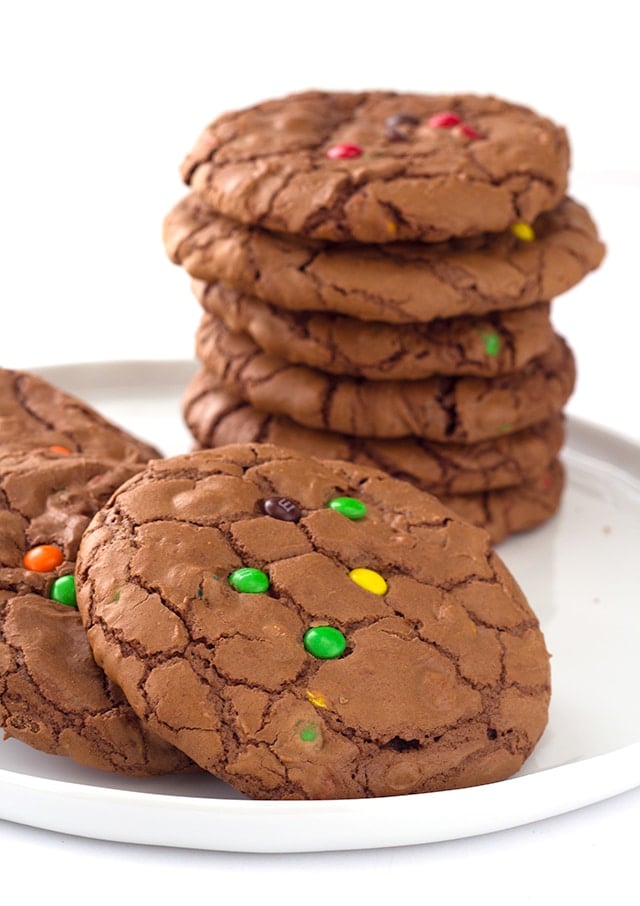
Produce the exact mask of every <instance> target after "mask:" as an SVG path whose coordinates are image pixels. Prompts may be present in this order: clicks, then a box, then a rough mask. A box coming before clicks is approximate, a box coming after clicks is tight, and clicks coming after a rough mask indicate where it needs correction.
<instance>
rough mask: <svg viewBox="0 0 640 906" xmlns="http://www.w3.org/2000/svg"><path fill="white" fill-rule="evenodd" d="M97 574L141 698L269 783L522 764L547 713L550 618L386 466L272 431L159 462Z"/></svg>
mask: <svg viewBox="0 0 640 906" xmlns="http://www.w3.org/2000/svg"><path fill="white" fill-rule="evenodd" d="M77 578H78V603H79V608H80V611H81V613H82V617H83V620H84V622H85V625H86V628H87V633H88V638H89V641H90V644H91V646H92V649H93V652H94V655H95V657H96V659H97V661H98V662H99V663H100V664H101V665H102V666H103V668H104V669H105V671H106V672H107V673H108V674H109V675H110V676H111V677H112V679H113V680H114V681H116V682H117V683H118V684H119V685H121V686H122V688H123V690H124V692H125V694H126V696H127V698H128V700H129V701H130V703H131V705H132V707H133V708H134V709H135V710H136V712H137V713H138V715H139V716H140V717H141V718H143V719H144V720H145V722H148V724H149V726H150V727H152V728H153V729H154V731H156V732H157V733H158V734H159V735H161V736H163V738H164V739H166V740H167V741H168V742H169V743H171V744H172V745H175V746H177V747H179V748H181V749H182V750H183V751H184V752H185V753H186V754H188V755H189V756H190V757H191V758H192V759H193V760H194V761H195V762H196V763H198V764H199V765H200V766H201V767H202V768H204V769H205V770H207V771H210V772H212V773H214V774H215V775H216V776H218V777H220V778H222V779H224V780H226V781H228V782H229V783H231V784H232V785H233V786H235V787H236V788H237V789H239V790H240V791H242V792H244V793H246V794H248V795H249V796H251V797H255V798H273V799H329V798H350V797H372V796H389V795H397V794H404V793H417V792H424V791H430V790H442V789H452V788H458V787H467V786H471V785H475V784H482V783H489V782H492V781H497V780H502V779H504V778H506V777H509V776H510V775H512V774H513V773H514V772H515V771H517V770H518V769H519V768H520V766H521V765H522V764H523V762H524V761H525V759H526V758H527V757H528V756H529V754H530V753H531V752H532V750H533V748H534V746H535V745H536V744H537V742H538V740H539V738H540V736H541V734H542V732H543V730H544V727H545V725H546V723H547V718H548V705H549V697H550V671H549V657H548V653H547V650H546V646H545V642H544V638H543V635H542V632H541V630H540V626H539V622H538V619H537V618H536V616H535V614H534V612H533V611H532V609H531V607H530V606H529V604H528V603H527V601H526V600H525V598H524V596H523V594H522V591H521V590H520V589H519V587H518V586H517V584H516V582H515V580H514V579H513V577H512V576H511V575H510V574H509V572H508V571H507V569H506V567H505V566H504V564H503V563H502V561H501V560H500V558H499V557H498V556H497V554H496V553H495V552H494V551H493V550H492V548H491V544H490V541H489V536H488V535H487V534H486V532H484V531H482V530H481V529H477V528H475V527H473V526H471V525H469V524H468V523H466V522H464V521H462V520H461V519H459V518H458V517H457V516H455V515H454V514H453V513H452V512H451V511H450V510H448V509H447V508H445V507H443V506H442V505H441V504H440V503H438V502H437V500H435V498H433V497H431V496H430V495H427V494H424V493H421V492H419V491H417V490H416V489H415V488H413V487H411V486H410V485H409V484H407V483H405V482H402V481H398V480H395V479H392V478H390V477H389V476H387V475H386V474H385V473H383V472H380V471H379V470H374V469H367V468H364V467H359V466H355V465H353V464H350V463H347V462H340V461H335V460H331V461H329V460H325V461H319V460H314V459H313V458H310V457H307V456H304V455H302V454H298V453H295V452H293V451H290V450H284V449H281V448H276V447H273V446H270V445H238V446H231V447H225V448H222V449H220V450H214V451H203V452H197V453H192V454H189V455H186V456H181V457H174V458H172V459H168V460H164V461H155V462H152V463H150V464H149V466H148V467H147V469H146V470H145V471H144V472H143V473H141V474H139V475H137V476H135V477H134V478H133V479H132V480H131V481H130V482H128V483H127V484H125V485H124V486H123V487H122V488H121V489H120V490H119V491H118V492H117V493H116V494H115V496H114V497H113V498H112V499H111V501H110V503H109V504H108V505H107V506H106V507H105V508H104V509H103V510H102V511H101V512H100V513H98V514H97V515H96V517H95V519H94V520H93V522H92V524H91V526H90V527H89V529H88V531H87V533H86V534H85V535H84V537H83V541H82V544H81V548H80V553H79V557H78V573H77Z"/></svg>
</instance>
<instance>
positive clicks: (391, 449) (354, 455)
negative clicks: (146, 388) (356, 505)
mask: <svg viewBox="0 0 640 906" xmlns="http://www.w3.org/2000/svg"><path fill="white" fill-rule="evenodd" d="M182 412H183V416H184V419H185V422H186V424H187V427H188V428H189V430H190V432H191V434H192V435H193V437H194V439H195V440H196V442H197V443H198V445H199V446H200V447H202V448H210V447H220V446H224V445H225V444H234V443H235V444H237V443H252V442H258V443H272V444H276V445H277V446H281V447H291V448H292V449H294V450H299V451H301V452H303V453H307V454H309V455H311V456H317V457H320V458H322V459H344V460H348V461H350V462H354V463H358V464H361V465H365V466H370V467H372V468H378V469H382V470H384V471H385V472H388V473H389V474H390V475H391V476H393V477H394V478H401V479H403V480H405V481H409V482H411V484H414V485H416V486H417V487H418V488H420V489H421V490H423V491H427V492H429V493H431V494H435V495H436V496H438V497H442V496H446V495H449V496H451V495H458V494H465V495H468V494H478V493H480V492H484V491H489V490H496V489H498V488H506V487H511V486H514V485H518V486H520V485H523V484H524V483H530V482H532V481H534V480H535V479H537V478H538V477H540V476H542V475H543V473H544V472H545V470H547V469H548V467H549V466H550V464H551V462H552V461H553V460H554V459H555V458H556V457H557V455H558V454H559V452H560V449H561V447H562V444H563V443H564V420H563V417H562V415H556V416H553V417H552V418H551V419H549V420H548V421H546V422H541V423H538V424H535V425H532V426H531V427H530V428H524V429H523V430H522V431H516V432H514V433H513V434H503V435H501V436H500V437H496V438H493V439H491V440H486V441H481V442H479V443H475V444H460V443H438V442H437V441H428V440H424V439H421V438H411V437H410V438H402V439H399V440H385V439H384V438H371V437H355V436H353V435H347V434H336V433H332V432H329V431H317V430H314V429H312V428H305V427H302V426H301V425H297V424H296V423H295V422H293V421H291V419H289V418H287V417H286V416H284V415H271V414H269V413H268V412H261V411H259V410H258V409H255V408H254V407H253V406H251V405H250V404H249V403H247V402H245V401H244V400H243V399H242V398H241V397H239V396H238V395H237V394H234V393H232V392H230V391H228V390H225V389H223V388H222V387H221V386H220V384H219V382H218V381H216V379H215V378H214V377H213V376H212V375H211V374H210V373H208V372H207V371H205V370H204V369H201V370H200V371H198V372H197V373H196V374H195V375H194V376H193V378H191V380H190V381H189V383H188V385H187V387H186V389H185V392H184V395H183V400H182ZM472 521H476V520H475V519H474V520H472Z"/></svg>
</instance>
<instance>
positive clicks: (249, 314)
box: [194, 282, 555, 381]
mask: <svg viewBox="0 0 640 906" xmlns="http://www.w3.org/2000/svg"><path fill="white" fill-rule="evenodd" d="M194 290H195V293H196V296H197V298H198V300H199V302H200V304H201V305H202V307H203V308H204V310H205V311H207V312H208V313H209V314H211V315H213V316H214V317H215V318H216V319H218V320H220V321H222V323H223V324H224V325H225V327H226V328H227V329H228V330H230V331H231V332H233V333H246V334H248V335H249V336H250V337H251V339H252V340H253V341H254V342H255V344H256V345H257V346H259V347H260V348H261V349H262V350H263V351H264V352H269V353H272V354H273V355H276V356H279V357H280V358H281V359H284V360H285V361H287V362H290V363H291V364H294V365H296V364H297V365H308V366H309V367H310V368H319V369H320V370H321V371H326V372H328V373H329V374H340V375H348V376H351V377H364V378H367V379H368V380H373V381H384V380H388V381H391V380H417V379H419V378H427V377H432V376H433V375H458V376H459V375H472V376H475V377H491V376H493V375H497V374H508V373H511V372H513V371H518V370H520V369H521V368H524V366H525V365H526V364H527V363H528V362H530V361H531V359H534V358H536V357H537V356H540V355H542V354H543V353H545V352H546V351H547V350H548V349H549V347H550V346H551V345H552V344H553V341H554V336H555V334H554V330H553V325H552V323H551V318H550V317H549V304H548V303H545V302H539V303H537V304H535V305H529V306H528V307H527V308H523V309H517V310H509V311H504V312H495V313H492V314H490V315H484V316H479V315H478V316H471V315H466V316H465V315H462V316H460V317H458V318H446V319H444V318H443V319H437V320H435V321H430V322H429V323H424V324H423V323H417V324H387V323H385V322H384V321H360V320H358V319H357V318H350V317H348V316H347V315H338V314H325V313H323V312H293V311H287V310H286V309H283V308H277V307H276V306H273V305H269V304H268V303H267V302H262V301H261V300H260V299H258V298H256V297H255V296H248V295H246V294H244V293H242V292H240V291H239V290H235V289H233V288H231V287H229V286H227V285H225V284H222V283H208V284H204V283H200V282H198V283H196V284H194Z"/></svg>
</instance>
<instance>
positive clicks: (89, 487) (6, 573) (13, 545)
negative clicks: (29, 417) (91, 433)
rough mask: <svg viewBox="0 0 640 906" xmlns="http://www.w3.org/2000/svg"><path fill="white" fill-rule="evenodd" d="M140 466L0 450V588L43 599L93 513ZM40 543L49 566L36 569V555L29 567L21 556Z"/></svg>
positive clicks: (66, 569) (67, 568)
mask: <svg viewBox="0 0 640 906" xmlns="http://www.w3.org/2000/svg"><path fill="white" fill-rule="evenodd" d="M25 440H26V441H29V440H30V438H28V437H25ZM141 468H142V463H126V462H118V461H117V460H110V459H106V458H98V457H87V456H83V455H82V454H80V453H66V454H65V453H57V452H55V451H52V450H38V449H36V450H27V451H25V452H18V451H15V452H8V451H6V452H0V588H5V589H9V590H12V591H14V592H16V593H18V592H19V593H25V592H37V593H39V594H44V595H48V594H49V592H50V590H51V585H52V583H53V582H54V581H55V580H56V579H59V578H60V577H61V576H64V575H66V574H68V573H72V572H73V564H74V562H75V558H76V554H77V551H78V545H79V544H80V538H81V537H82V533H83V531H84V530H85V528H86V527H87V525H88V524H89V521H90V519H91V517H92V516H93V514H94V513H95V512H96V511H97V510H99V509H100V507H101V506H103V504H104V503H106V501H107V500H108V499H109V496H110V495H111V494H112V493H113V492H114V491H115V490H116V488H118V487H119V486H120V485H121V484H122V483H123V482H124V481H126V480H127V479H128V478H131V477H132V476H133V475H135V474H136V472H139V471H140V469H141ZM42 545H45V546H47V547H49V548H52V550H49V551H48V554H49V555H51V556H52V557H53V561H51V562H54V561H55V562H54V565H53V566H50V567H49V568H47V569H44V570H43V569H41V568H40V566H39V565H38V563H39V561H38V557H37V553H36V555H35V557H33V558H31V559H34V560H35V563H36V565H35V567H34V568H31V566H30V563H31V559H30V558H29V557H28V558H27V562H26V563H25V560H24V558H25V555H26V554H27V553H28V552H29V551H31V550H33V549H36V551H37V550H39V549H40V547H41V546H42ZM49 562H50V561H49V559H46V563H47V564H48V563H49Z"/></svg>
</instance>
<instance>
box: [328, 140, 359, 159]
mask: <svg viewBox="0 0 640 906" xmlns="http://www.w3.org/2000/svg"><path fill="white" fill-rule="evenodd" d="M361 154H362V148H361V147H360V146H359V145H350V144H348V143H347V142H344V143H342V144H340V145H332V146H331V147H330V148H329V149H328V150H327V157H328V158H329V159H330V160H349V159H350V158H352V157H360V156H361Z"/></svg>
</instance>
